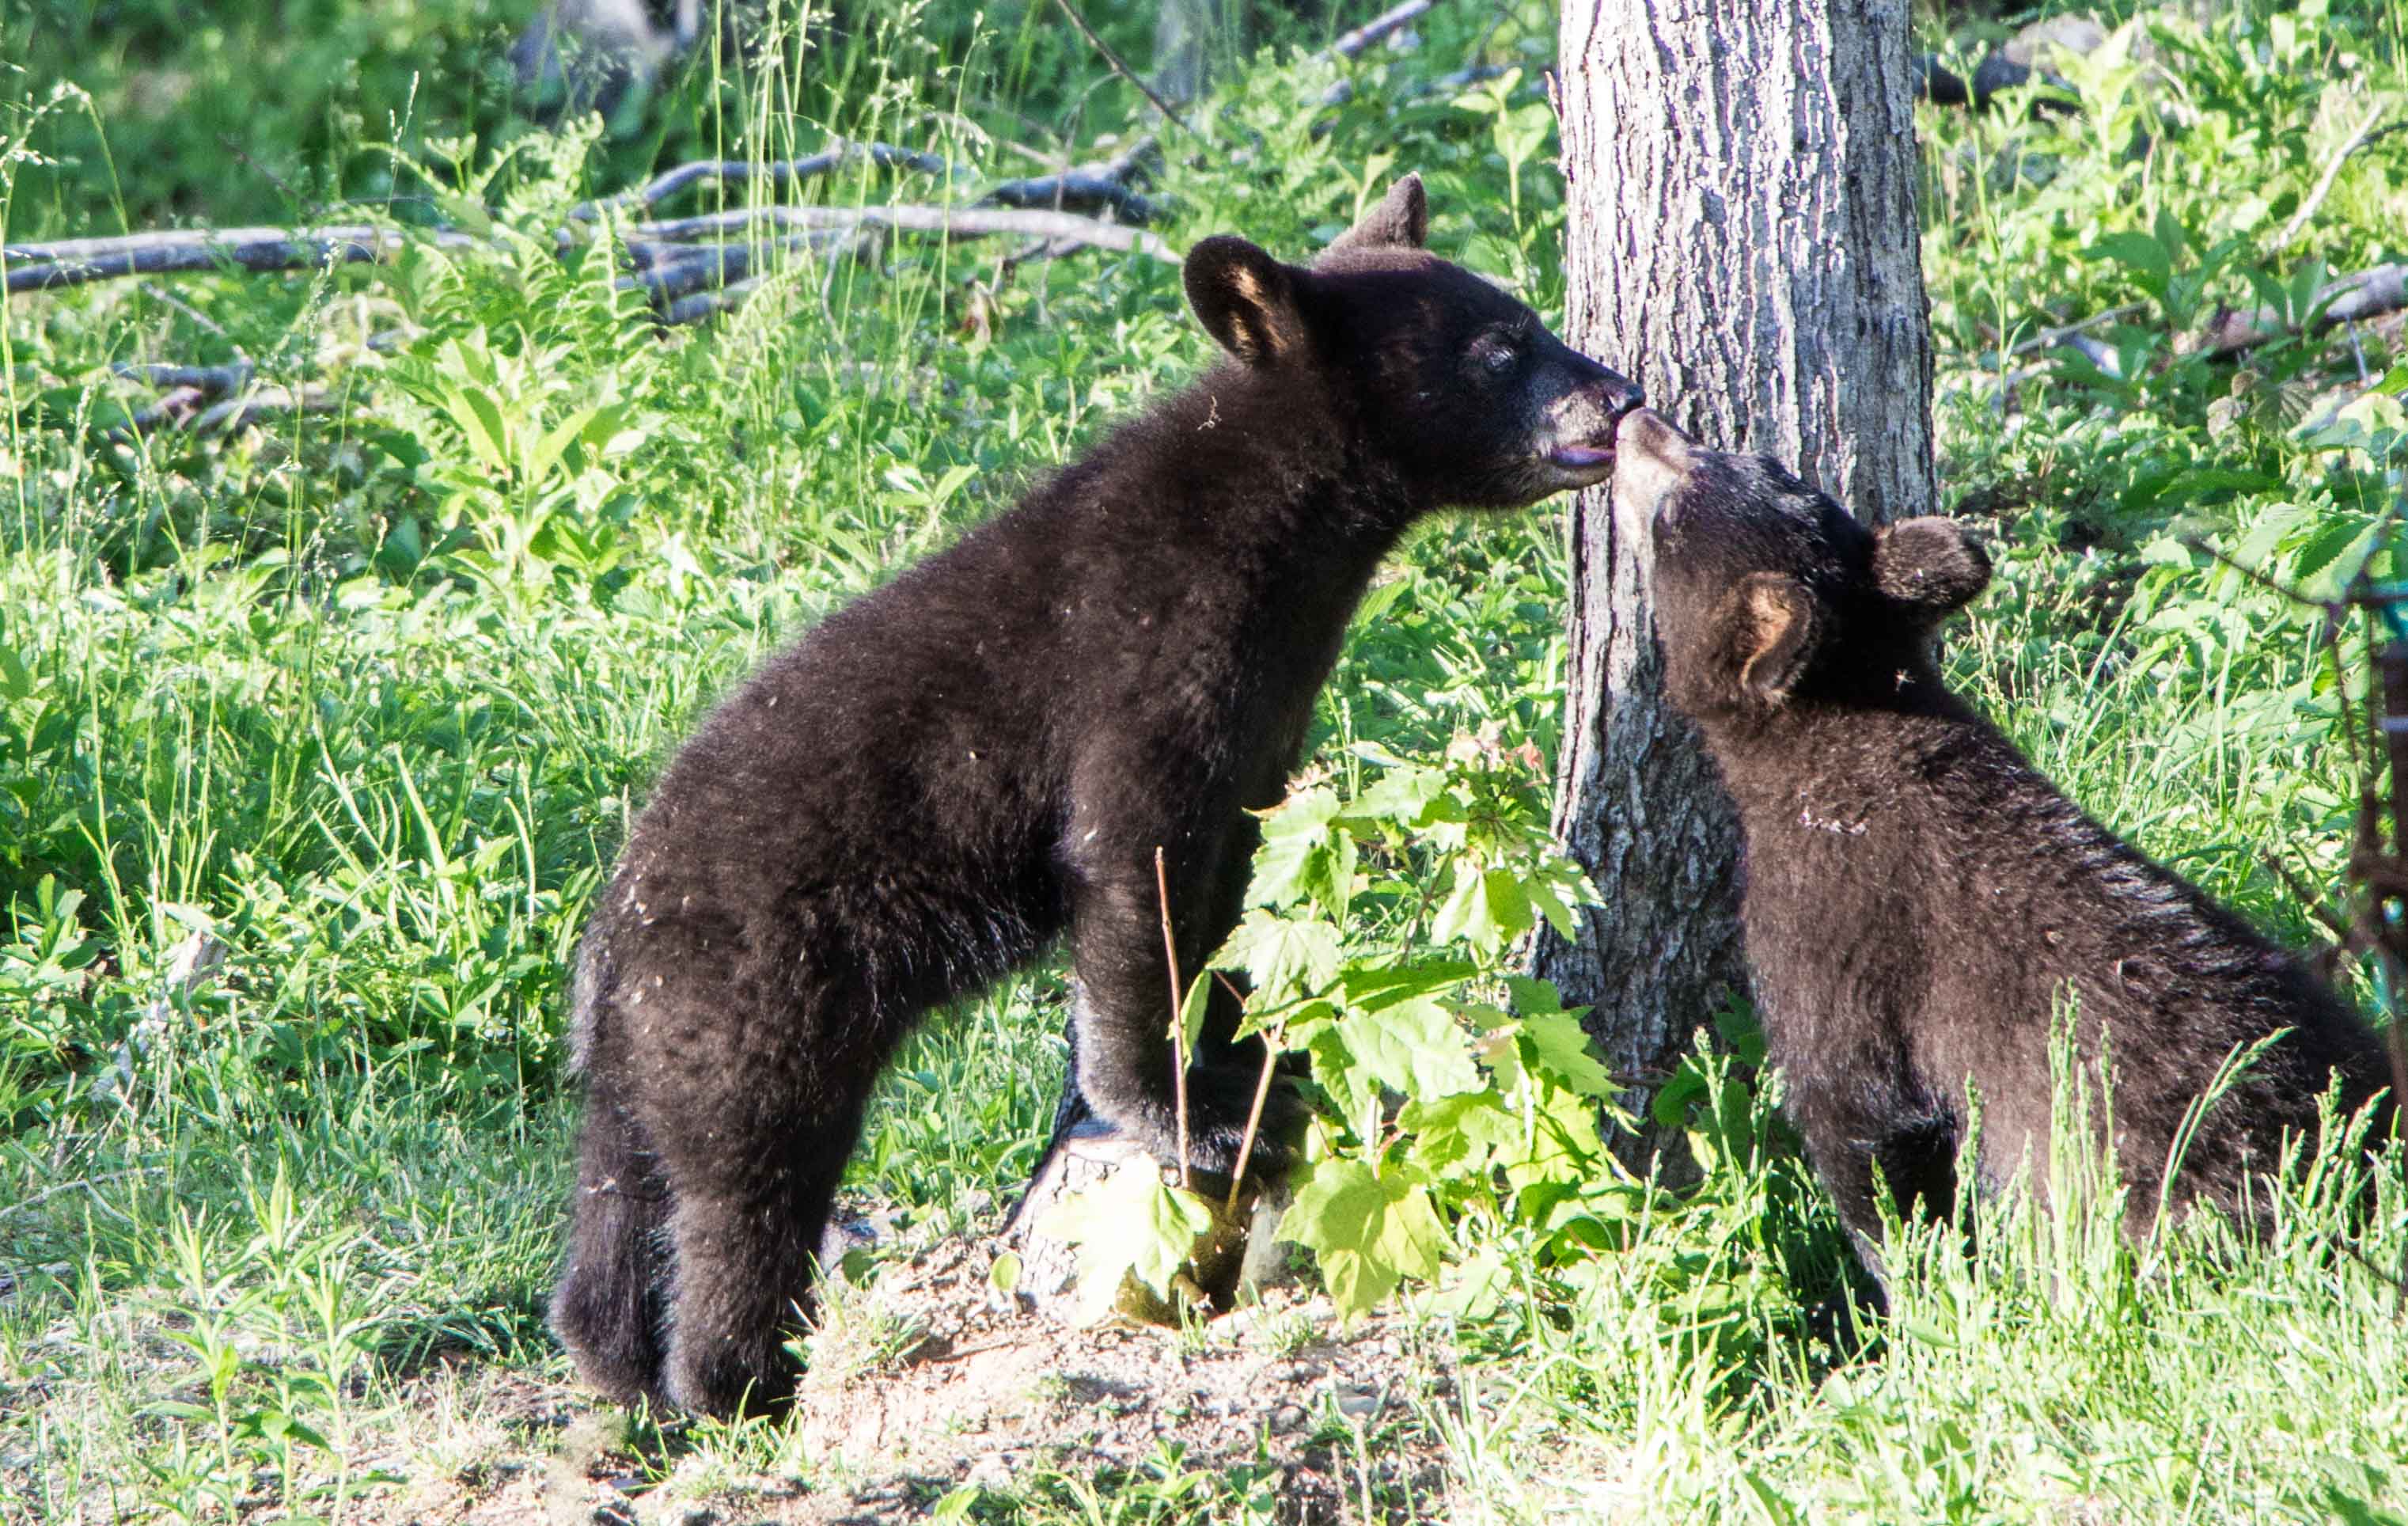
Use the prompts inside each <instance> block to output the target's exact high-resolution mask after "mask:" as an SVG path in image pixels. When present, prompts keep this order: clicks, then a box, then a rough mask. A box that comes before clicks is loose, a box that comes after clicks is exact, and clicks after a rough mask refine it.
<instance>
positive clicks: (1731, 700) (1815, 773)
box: [1613, 410, 2389, 1274]
mask: <svg viewBox="0 0 2408 1526" xmlns="http://www.w3.org/2000/svg"><path fill="white" fill-rule="evenodd" d="M1621 446H1622V449H1621V453H1620V455H1621V462H1620V465H1619V467H1618V468H1617V471H1616V479H1615V482H1614V488H1613V491H1614V494H1615V497H1616V498H1617V499H1618V500H1620V502H1621V506H1622V509H1623V511H1625V512H1636V513H1641V514H1644V513H1648V512H1650V511H1652V512H1653V515H1654V525H1655V535H1656V584H1655V586H1656V631H1657V634H1658V636H1659V638H1660V640H1661V641H1662V643H1663V647H1664V662H1665V683H1666V689H1667V692H1668V694H1669V695H1670V698H1671V699H1672V701H1673V703H1674V704H1675V705H1676V706H1678V707H1679V709H1681V710H1682V711H1683V712H1684V713H1686V714H1687V715H1688V716H1689V717H1690V718H1691V719H1692V720H1694V721H1695V722H1696V723H1697V725H1698V727H1699V731H1700V732H1701V734H1702V735H1703V738H1704V741H1705V745H1706V748H1707V751H1708V752H1709V753H1711V754H1712V755H1713V758H1714V761H1715V762H1716V763H1717V764H1718V765H1719V766H1720V768H1721V770H1722V774H1723V778H1724V780H1725V781H1726V782H1727V785H1728V786H1729V789H1730V793H1731V797H1732V799H1733V800H1734V801H1736V802H1737V804H1738V807H1739V816H1740V822H1741V826H1742V831H1743V833H1744V838H1745V843H1746V847H1745V859H1744V883H1745V889H1744V892H1743V899H1744V909H1743V912H1742V921H1743V924H1744V930H1745V937H1746V945H1747V953H1748V959H1749V962H1750V964H1751V965H1753V967H1754V969H1755V974H1756V999H1757V1002H1758V1005H1759V1007H1760V1009H1761V1013H1762V1017H1763V1023H1764V1033H1765V1039H1766V1047H1767V1052H1768V1055H1769V1057H1770V1058H1771V1060H1772V1061H1773V1062H1775V1063H1777V1064H1779V1065H1780V1066H1781V1067H1782V1068H1783V1070H1784V1072H1785V1074H1786V1077H1787V1086H1788V1095H1787V1102H1786V1110H1787V1113H1788V1116H1790V1118H1791V1119H1792V1120H1793V1121H1794V1122H1795V1123H1796V1125H1797V1127H1798V1130H1799V1133H1800V1134H1802V1135H1803V1136H1804V1139H1805V1142H1806V1147H1807V1150H1808V1153H1809V1155H1810V1156H1811V1157H1812V1159H1813V1165H1814V1169H1815V1171H1816V1173H1818V1174H1819V1175H1820V1176H1821V1178H1822V1180H1823V1183H1824V1185H1825V1187H1826V1188H1828V1190H1829V1192H1830V1193H1831V1196H1832V1198H1833V1199H1834V1200H1835V1202H1836V1203H1837V1205H1838V1208H1839V1212H1840V1217H1841V1219H1842V1222H1844V1223H1845V1224H1846V1226H1847V1228H1848V1229H1849V1230H1850V1231H1852V1233H1853V1235H1854V1236H1855V1238H1856V1243H1857V1245H1858V1247H1859V1250H1860V1251H1861V1252H1862V1253H1863V1254H1864V1256H1865V1259H1866V1261H1867V1264H1868V1266H1869V1267H1870V1268H1871V1269H1872V1270H1874V1271H1875V1272H1876V1273H1877V1274H1878V1272H1879V1271H1880V1262H1879V1260H1878V1246H1877V1243H1876V1241H1875V1238H1874V1237H1875V1236H1876V1235H1877V1233H1878V1230H1879V1216H1878V1213H1877V1211H1876V1188H1875V1183H1874V1167H1875V1166H1876V1165H1878V1166H1879V1167H1880V1171H1881V1173H1882V1175H1883V1176H1884V1177H1885V1178H1886V1180H1887V1183H1888V1185H1889V1188H1890V1189H1891V1191H1892V1192H1893V1193H1894V1195H1895V1197H1896V1200H1897V1202H1898V1203H1899V1206H1900V1208H1901V1209H1908V1208H1912V1207H1913V1206H1914V1204H1915V1203H1916V1202H1917V1201H1918V1200H1919V1201H1920V1202H1921V1205H1922V1207H1923V1208H1924V1209H1925V1210H1926V1211H1934V1212H1942V1213H1944V1212H1946V1211H1947V1210H1948V1208H1949V1207H1950V1206H1951V1204H1952V1202H1953V1200H1954V1194H1955V1188H1956V1176H1955V1171H1956V1155H1957V1146H1958V1144H1959V1142H1960V1138H1961V1135H1962V1131H1963V1129H1964V1126H1965V1124H1966V1122H1967V1119H1966V1117H1965V1116H1964V1115H1965V1113H1966V1111H1967V1106H1968V1102H1967V1083H1968V1081H1969V1079H1970V1081H1971V1085H1972V1090H1973V1095H1974V1097H1975V1098H1976V1099H1977V1105H1978V1108H1979V1112H1980V1134H1979V1145H1978V1152H1979V1153H1978V1170H1979V1173H1980V1178H1981V1181H1982V1183H1983V1184H1984V1185H1985V1186H1992V1187H1994V1186H1997V1185H1999V1184H2000V1183H2002V1182H2004V1181H2005V1180H2007V1179H2008V1178H2010V1177H2011V1176H2012V1175H2013V1174H2014V1172H2015V1171H2016V1170H2017V1168H2018V1166H2019V1165H2020V1164H2021V1163H2022V1161H2023V1160H2024V1159H2026V1152H2027V1150H2029V1151H2030V1152H2031V1157H2030V1159H2032V1161H2033V1163H2034V1166H2035V1167H2036V1168H2038V1167H2044V1165H2045V1163H2046V1159H2047V1158H2046V1154H2045V1150H2046V1145H2047V1140H2048V1137H2049V1128H2050V1121H2051V1108H2052V1078H2051V1071H2050V1058H2049V1040H2050V1032H2051V1025H2052V1023H2053V1022H2054V1021H2055V1013H2056V1011H2057V1003H2058V1002H2059V1001H2061V1000H2062V999H2063V998H2064V996H2065V993H2067V992H2068V991H2070V992H2071V999H2072V1001H2074V1002H2075V1003H2076V1008H2075V1010H2076V1011H2077V1012H2078V1014H2079V1024H2078V1027H2077V1029H2076V1030H2075V1042H2076V1043H2077V1044H2078V1045H2079V1046H2080V1052H2081V1053H2082V1054H2083V1055H2084V1056H2085V1058H2086V1059H2095V1058H2097V1057H2098V1056H2099V1055H2100V1053H2101V1048H2100V1031H2101V1029H2105V1033H2106V1039H2107V1044H2108V1049H2107V1052H2108V1053H2109V1054H2111V1055H2112V1071H2111V1074H2112V1078H2113V1083H2114V1090H2113V1099H2112V1100H2113V1115H2114V1130H2115V1136H2116V1137H2115V1141H2114V1145H2115V1157H2116V1161H2117V1166H2118V1170H2119V1173H2120V1174H2121V1176H2122V1177H2123V1179H2124V1180H2125V1181H2126V1182H2127V1183H2128V1184H2129V1185H2130V1187H2131V1189H2132V1192H2131V1197H2130V1199H2129V1200H2128V1203H2129V1208H2128V1212H2129V1217H2128V1224H2127V1227H2128V1229H2129V1230H2132V1231H2135V1232H2138V1231H2145V1229H2146V1228H2147V1226H2148V1225H2149V1223H2150V1222H2151V1221H2152V1219H2153V1217H2154V1215H2155V1210H2156V1208H2157V1195H2158V1188H2159V1187H2160V1185H2161V1183H2162V1182H2163V1181H2164V1179H2165V1173H2166V1167H2167V1163H2168V1159H2169V1152H2170V1151H2171V1148H2172V1147H2173V1145H2174V1143H2175V1140H2176V1138H2177V1135H2178V1133H2179V1131H2180V1130H2181V1129H2182V1126H2183V1122H2184V1117H2185V1115H2186V1112H2187V1111H2188V1110H2189V1109H2190V1108H2191V1106H2192V1104H2193V1101H2194V1100H2195V1099H2198V1098H2199V1097H2200V1096H2201V1094H2202V1093H2204V1092H2205V1091H2206V1090H2207V1089H2208V1087H2209V1086H2210V1083H2211V1081H2212V1080H2213V1078H2214V1075H2215V1073H2216V1072H2217V1069H2218V1067H2219V1066H2221V1065H2222V1064H2223V1063H2224V1062H2225V1059H2226V1058H2227V1056H2228V1055H2230V1054H2231V1053H2232V1052H2233V1051H2234V1050H2235V1048H2236V1047H2237V1046H2238V1047H2245V1046H2247V1045H2250V1044H2255V1043H2257V1041H2259V1040H2262V1039H2265V1038H2267V1037H2269V1036H2270V1035H2272V1034H2274V1033H2276V1032H2278V1031H2281V1030H2284V1029H2288V1030H2289V1031H2288V1032H2287V1033H2286V1035H2285V1036H2284V1037H2282V1038H2281V1039H2279V1040H2277V1041H2276V1042H2275V1043H2274V1044H2273V1045H2272V1048H2271V1049H2269V1050H2268V1051H2267V1052H2266V1053H2265V1054H2264V1056H2263V1057H2262V1058H2259V1059H2258V1061H2257V1064H2256V1065H2255V1067H2254V1068H2252V1069H2250V1070H2249V1071H2248V1072H2247V1073H2245V1074H2243V1077H2242V1079H2241V1080H2240V1081H2239V1083H2238V1084H2237V1085H2235V1086H2234V1087H2232V1089H2231V1090H2230V1091H2229V1092H2228V1093H2227V1094H2226V1095H2225V1096H2224V1098H2223V1100H2222V1101H2220V1102H2218V1103H2217V1104H2216V1105H2215V1106H2214V1109H2213V1110H2212V1111H2210V1112H2209V1113H2208V1114H2207V1115H2206V1116H2205V1118H2204V1120H2203V1121H2201V1122H2200V1125H2199V1128H2198V1131H2197V1133H2196V1134H2195V1135H2194V1136H2193V1137H2192V1139H2191V1141H2190V1143H2189V1145H2188V1147H2187V1149H2186V1152H2185V1153H2184V1155H2183V1157H2182V1161H2181V1165H2180V1168H2179V1173H2178V1174H2177V1175H2176V1176H2175V1178H2174V1180H2173V1183H2172V1188H2173V1199H2174V1202H2175V1203H2176V1204H2179V1203H2181V1202H2186V1201H2190V1200H2194V1199H2204V1200H2208V1201H2213V1202H2216V1203H2219V1204H2221V1205H2223V1206H2225V1207H2227V1208H2231V1207H2233V1206H2234V1205H2235V1204H2236V1203H2237V1202H2239V1201H2240V1200H2241V1197H2242V1193H2243V1185H2244V1179H2245V1178H2246V1177H2247V1176H2248V1175H2249V1174H2250V1173H2253V1172H2262V1171H2264V1170H2267V1169H2269V1168H2272V1166H2274V1165H2275V1164H2276V1163H2277V1161H2278V1158H2279V1154H2280V1148H2281V1140H2282V1137H2283V1135H2284V1134H2285V1132H2286V1131H2289V1132H2292V1133H2295V1134H2303V1135H2305V1136H2307V1137H2308V1138H2309V1139H2310V1140H2311V1141H2313V1139H2314V1136H2315V1129H2316V1121H2317V1120H2316V1104H2317V1099H2318V1097H2319V1096H2320V1094H2322V1093H2323V1092H2324V1091H2325V1089H2326V1088H2327V1087H2328V1086H2329V1084H2330V1081H2331V1078H2332V1074H2333V1073H2334V1072H2335V1071H2338V1072H2340V1073H2341V1078H2342V1101H2343V1105H2344V1107H2348V1108H2355V1107H2357V1106H2358V1105H2359V1104H2361V1103H2363V1102H2365V1101H2367V1100H2368V1099H2369V1098H2370V1097H2371V1096H2372V1094H2373V1093H2375V1092H2376V1091H2377V1090H2378V1089H2379V1088H2382V1087H2386V1086H2387V1085H2388V1083H2389V1073H2388V1065H2387V1062H2386V1057H2385V1055H2384V1052H2383V1046H2382V1044H2380V1042H2379V1041H2378V1040H2377V1038H2376V1036H2375V1034H2374V1033H2373V1031H2372V1029H2369V1028H2368V1026H2367V1025H2366V1024H2365V1023H2364V1022H2362V1021H2361V1020H2360V1019H2359V1018H2358V1015H2357V1014H2356V1013H2355V1012H2353V1011H2351V1010H2350V1009H2349V1008H2348V1007H2347V1006H2345V1005H2344V1004H2343V1002H2342V1001H2340V1000H2338V999H2337V998H2336V997H2335V996H2334V995H2333V994H2332V993H2331V992H2330V991H2329V990H2327V989H2326V988H2325V987H2324V986H2322V985H2321V984H2319V983H2318V982H2317V981H2316V980H2315V979H2314V978H2313V977H2312V976H2311V975H2310V974H2309V973H2308V972H2306V971H2305V970H2303V969H2302V968H2301V967H2300V965H2299V964H2298V963H2297V962H2296V961H2295V960H2294V959H2293V958H2292V957H2290V956H2288V955H2287V954H2286V953H2285V952H2284V951H2283V950H2281V949H2279V948H2277V947H2275V946H2274V945H2273V944H2272V943H2269V942H2268V941H2267V940H2266V939H2265V938H2263V937H2261V936H2259V935H2258V934H2257V932H2255V931H2254V930H2252V929H2250V928H2249V926H2248V925H2247V924H2245V923H2244V922H2243V921H2242V920H2241V919H2240V918H2239V917H2237V916H2235V915H2233V914H2231V913H2230V912H2228V911H2226V910H2225V909H2224V908H2223V907H2221V906H2218V905H2217V904H2216V903H2215V902H2214V901H2213V900H2209V899H2208V898H2207V897H2206V896H2204V895H2202V894H2201V893H2200V891H2199V890H2198V889H2197V888H2195V887H2194V886H2192V885H2189V884H2188V883H2186V881H2184V880H2183V879H2182V878H2181V877H2180V876H2179V875H2176V874H2174V873H2173V872H2171V871H2169V870H2167V869H2165V868H2164V867H2163V866H2161V865H2158V864H2157V863H2154V862H2152V861H2151V860H2150V859H2148V858H2147V857H2143V855H2141V854H2140V853H2137V852H2135V851H2134V850H2133V849H2132V848H2130V847H2129V846H2128V845H2127V844H2125V843H2124V842H2121V841H2119V840H2118V839H2117V838H2116V837H2115V836H2114V834H2113V833H2111V832H2109V831H2108V830H2107V829H2106V828H2103V827H2100V825H2099V824H2098V823H2097V822H2095V821H2093V820H2091V819H2090V818H2089V817H2088V816H2087V815H2085V814H2084V813H2082V811H2081V810H2080V809H2079V808H2078V807H2076V806H2075V805H2074V804H2073V803H2072V802H2071V801H2070V800H2068V799H2066V798H2065V797H2064V796H2063V795H2061V794H2059V793H2058V792H2057V788H2056V787H2055V786H2054V785H2051V784H2050V783H2049V781H2048V780H2047V779H2046V778H2044V777H2042V774H2041V773H2040V771H2039V770H2036V769H2034V768H2033V767H2032V766H2031V765H2030V764H2029V763H2028V762H2027V761H2026V760H2025V759H2024V757H2023V756H2021V755H2020V754H2018V753H2017V752H2016V751H2015V749H2014V746H2013V745H2012V744H2011V743H2009V742H2008V741H2007V740H2006V739H2005V738H2004V737H2003V736H2001V735H2000V733H1999V731H1998V729H1997V728H1996V727H1992V726H1991V725H1990V724H1989V723H1988V722H1986V721H1985V720H1984V719H1983V718H1982V717H1981V716H1980V715H1979V714H1977V713H1975V712H1974V711H1973V710H1972V709H1971V708H1970V707H1969V706H1967V705H1966V704H1965V703H1964V702H1963V701H1962V700H1960V699H1958V698H1957V697H1956V696H1955V695H1953V694H1951V693H1949V692H1948V690H1947V689H1946V688H1945V687H1943V686H1942V684H1941V681H1940V674H1939V670H1938V668H1937V666H1936V664H1935V661H1934V657H1933V654H1932V645H1933V642H1932V635H1933V631H1934V629H1935V628H1936V627H1937V626H1938V625H1939V624H1940V622H1941V621H1942V619H1943V618H1944V617H1946V616H1947V615H1948V614H1949V613H1950V612H1953V611H1955V610H1957V609H1958V608H1960V607H1961V606H1963V605H1964V604H1965V603H1966V602H1967V601H1968V600H1970V599H1971V598H1972V597H1974V596H1975V595H1976V594H1978V593H1980V592H1981V591H1982V589H1983V587H1984V586H1985V584H1987V583H1988V582H1989V577H1990V564H1989V559H1988V558H1987V557H1986V556H1985V554H1983V552H1982V550H1981V548H1980V547H1979V546H1978V545H1977V544H1975V543H1974V541H1973V540H1971V537H1970V536H1968V535H1967V533H1966V532H1965V530H1964V529H1963V528H1962V527H1961V526H1959V525H1957V523H1956V522H1955V521H1953V520H1948V519H1941V518H1931V519H1914V520H1908V521H1904V522H1902V523H1899V524H1896V525H1888V526H1886V527H1885V528H1883V529H1880V530H1869V529H1867V528H1865V527H1864V526H1862V525H1858V524H1857V523H1856V521H1855V520H1854V519H1852V518H1851V517H1850V516H1849V515H1848V514H1847V513H1846V512H1845V511H1842V509H1841V508H1840V507H1839V506H1838V505H1837V504H1835V503H1833V502H1832V501H1831V500H1830V499H1829V498H1828V497H1824V496H1822V495H1821V494H1819V493H1815V492H1813V491H1812V490H1810V489H1808V488H1806V487H1804V486H1803V485H1801V484H1800V483H1799V482H1798V480H1797V479H1796V478H1794V477H1792V476H1791V475H1790V474H1789V473H1788V472H1786V471H1785V470H1784V469H1782V468H1780V467H1779V466H1777V465H1775V464H1774V463H1772V462H1770V461H1762V460H1757V459H1755V458H1753V457H1746V456H1736V455H1721V454H1715V453H1711V452H1707V451H1702V450H1699V449H1697V448H1695V447H1694V446H1692V445H1691V444H1690V443H1689V442H1688V441H1687V440H1685V439H1684V438H1683V437H1682V436H1680V435H1679V434H1678V433H1677V432H1675V431H1674V430H1673V429H1672V428H1671V427H1670V425H1666V424H1665V423H1664V422H1663V421H1662V420H1661V419H1659V418H1657V417H1656V415H1655V414H1653V413H1651V412H1648V411H1646V410H1639V411H1636V412H1633V413H1632V414H1630V415H1629V416H1628V417H1627V418H1626V419H1625V421H1624V423H1623V425H1622V427H1621ZM2256 1201H2257V1202H2258V1203H2259V1204H2260V1205H2261V1206H2262V1204H2263V1202H2264V1194H2263V1192H2262V1188H2261V1190H2260V1191H2259V1192H2258V1193H2257V1197H2256Z"/></svg>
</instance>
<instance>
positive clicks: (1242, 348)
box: [1186, 234, 1310, 366]
mask: <svg viewBox="0 0 2408 1526" xmlns="http://www.w3.org/2000/svg"><path fill="white" fill-rule="evenodd" d="M1303 276H1304V272H1303V271H1301V270H1297V269H1294V268H1292V267H1290V266H1284V265H1282V264H1281V263H1280V262H1279V261H1277V260H1275V259H1272V258H1271V257H1270V256H1269V254H1266V253H1264V252H1262V251H1261V250H1259V249H1256V248H1255V247H1254V245H1252V244H1250V243H1248V242H1246V241H1245V240H1244V239H1243V238H1235V237H1232V236H1231V235H1228V234H1216V235H1214V236H1213V237H1212V238H1207V239H1205V240H1204V241H1203V242H1201V243H1199V244H1197V246H1196V247H1195V248H1194V249H1191V250H1189V251H1188V252H1187V269H1186V282H1187V305H1188V306H1189V307H1191V308H1194V309H1195V310H1196V316H1197V319H1198V320H1199V321H1200V322H1201V323H1202V324H1204V331H1205V332H1206V333H1208V334H1210V335H1211V336H1212V338H1214V339H1216V340H1218V341H1219V342H1220V345H1221V348H1222V349H1224V350H1226V351H1227V352H1229V353H1231V354H1233V355H1235V356H1237V357H1238V358H1239V359H1240V360H1241V361H1244V362H1245V363H1246V364H1247V365H1249V366H1276V365H1278V364H1280V363H1281V362H1283V361H1286V360H1293V359H1296V358H1297V357H1298V356H1300V355H1301V354H1302V353H1304V349H1305V346H1306V344H1307V343H1308V341H1309V339H1310V336H1309V335H1308V334H1307V332H1306V330H1305V324H1304V312H1303V310H1302V309H1301V308H1300V307H1299V306H1298V303H1297V298H1298V297H1299V296H1301V295H1303V294H1302V291H1301V284H1302V279H1303Z"/></svg>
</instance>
